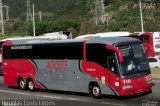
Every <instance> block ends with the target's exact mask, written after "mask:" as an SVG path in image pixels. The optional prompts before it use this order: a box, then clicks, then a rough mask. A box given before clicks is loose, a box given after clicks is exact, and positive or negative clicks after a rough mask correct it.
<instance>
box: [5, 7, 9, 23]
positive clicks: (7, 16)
mask: <svg viewBox="0 0 160 106" xmlns="http://www.w3.org/2000/svg"><path fill="white" fill-rule="evenodd" d="M4 7H5V9H6V14H5V16H6V21H8V20H9V7H8V6H7V5H4Z"/></svg>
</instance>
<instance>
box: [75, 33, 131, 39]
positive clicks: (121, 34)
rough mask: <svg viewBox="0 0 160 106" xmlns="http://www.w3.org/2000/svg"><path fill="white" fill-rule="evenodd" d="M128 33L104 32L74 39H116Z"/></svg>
mask: <svg viewBox="0 0 160 106" xmlns="http://www.w3.org/2000/svg"><path fill="white" fill-rule="evenodd" d="M130 34H131V33H130V32H104V33H97V34H87V35H81V36H78V37H76V38H75V39H90V38H101V37H118V36H129V35H130Z"/></svg>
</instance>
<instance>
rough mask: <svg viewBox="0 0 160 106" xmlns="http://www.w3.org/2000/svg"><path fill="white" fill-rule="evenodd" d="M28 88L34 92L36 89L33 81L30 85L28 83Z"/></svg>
mask: <svg viewBox="0 0 160 106" xmlns="http://www.w3.org/2000/svg"><path fill="white" fill-rule="evenodd" d="M28 88H29V89H30V90H33V89H34V84H33V82H32V81H29V83H28Z"/></svg>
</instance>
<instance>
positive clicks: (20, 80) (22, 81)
mask: <svg viewBox="0 0 160 106" xmlns="http://www.w3.org/2000/svg"><path fill="white" fill-rule="evenodd" d="M18 87H19V88H20V89H22V90H25V89H26V83H25V81H24V80H23V79H22V78H20V79H19V81H18Z"/></svg>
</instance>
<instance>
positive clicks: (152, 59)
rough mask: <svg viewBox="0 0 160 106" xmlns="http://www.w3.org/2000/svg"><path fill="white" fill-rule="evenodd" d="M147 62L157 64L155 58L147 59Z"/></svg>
mask: <svg viewBox="0 0 160 106" xmlns="http://www.w3.org/2000/svg"><path fill="white" fill-rule="evenodd" d="M148 61H149V62H157V59H155V58H148Z"/></svg>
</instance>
